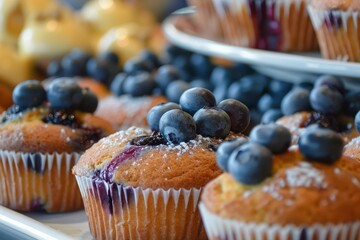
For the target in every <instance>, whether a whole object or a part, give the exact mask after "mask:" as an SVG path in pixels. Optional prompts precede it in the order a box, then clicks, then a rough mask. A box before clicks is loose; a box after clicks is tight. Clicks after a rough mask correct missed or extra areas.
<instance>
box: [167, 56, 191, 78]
mask: <svg viewBox="0 0 360 240" xmlns="http://www.w3.org/2000/svg"><path fill="white" fill-rule="evenodd" d="M172 65H174V66H175V67H176V68H177V69H178V70H179V72H180V75H181V78H182V79H184V80H190V79H191V77H192V75H193V73H192V68H191V64H190V62H189V58H187V57H184V56H178V57H176V58H175V59H174V60H173V61H172ZM184 77H186V78H184Z"/></svg>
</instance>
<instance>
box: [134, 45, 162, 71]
mask: <svg viewBox="0 0 360 240" xmlns="http://www.w3.org/2000/svg"><path fill="white" fill-rule="evenodd" d="M139 57H140V58H141V59H144V60H146V61H148V62H150V63H151V64H152V65H153V66H154V67H155V68H159V67H160V66H161V62H160V60H159V58H158V56H156V54H154V53H153V52H151V51H150V50H148V49H145V50H143V51H142V52H141V53H140V55H139Z"/></svg>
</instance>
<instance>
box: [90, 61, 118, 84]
mask: <svg viewBox="0 0 360 240" xmlns="http://www.w3.org/2000/svg"><path fill="white" fill-rule="evenodd" d="M86 71H87V74H88V75H89V76H90V77H92V78H94V79H95V80H97V81H99V82H101V83H103V84H106V85H107V84H109V83H110V82H111V81H112V80H113V78H114V76H115V75H116V74H117V73H118V72H119V71H120V69H119V67H118V66H117V65H116V64H109V63H108V62H107V61H105V60H102V59H96V58H92V59H90V60H89V61H88V62H87V64H86Z"/></svg>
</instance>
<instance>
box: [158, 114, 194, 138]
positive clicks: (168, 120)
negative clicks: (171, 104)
mask: <svg viewBox="0 0 360 240" xmlns="http://www.w3.org/2000/svg"><path fill="white" fill-rule="evenodd" d="M159 126H160V132H161V135H162V136H163V137H164V138H165V139H166V140H167V141H168V142H169V143H172V144H180V143H181V142H188V141H190V140H193V139H195V138H196V126H195V121H194V119H193V118H192V117H191V115H190V114H188V113H186V112H184V111H182V110H179V109H173V110H170V111H168V112H166V113H164V115H162V117H161V118H160V122H159Z"/></svg>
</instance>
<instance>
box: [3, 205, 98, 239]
mask: <svg viewBox="0 0 360 240" xmlns="http://www.w3.org/2000/svg"><path fill="white" fill-rule="evenodd" d="M0 232H3V233H9V232H11V234H10V233H9V236H13V237H14V238H15V239H44V240H45V239H46V240H52V239H61V240H80V239H92V237H91V234H90V230H89V226H88V220H87V217H86V214H85V211H77V212H70V213H61V214H49V213H25V214H22V213H19V212H15V211H13V210H10V209H8V208H5V207H3V206H0ZM5 238H6V239H8V236H7V237H5ZM0 239H3V238H2V237H1V236H0Z"/></svg>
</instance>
